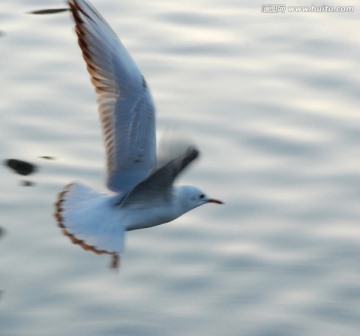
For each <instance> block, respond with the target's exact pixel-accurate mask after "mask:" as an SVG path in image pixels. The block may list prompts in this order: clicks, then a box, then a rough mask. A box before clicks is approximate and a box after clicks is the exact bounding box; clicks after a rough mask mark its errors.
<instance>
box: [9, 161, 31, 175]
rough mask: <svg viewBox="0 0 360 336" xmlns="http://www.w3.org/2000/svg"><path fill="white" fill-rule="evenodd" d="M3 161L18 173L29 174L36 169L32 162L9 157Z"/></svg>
mask: <svg viewBox="0 0 360 336" xmlns="http://www.w3.org/2000/svg"><path fill="white" fill-rule="evenodd" d="M4 162H5V165H6V166H8V167H9V168H11V169H13V170H14V171H15V172H16V173H18V174H19V175H24V176H26V175H30V174H32V173H34V172H35V171H36V170H37V167H36V166H35V165H34V164H32V163H29V162H25V161H21V160H17V159H9V160H5V161H4Z"/></svg>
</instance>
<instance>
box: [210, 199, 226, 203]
mask: <svg viewBox="0 0 360 336" xmlns="http://www.w3.org/2000/svg"><path fill="white" fill-rule="evenodd" d="M207 203H215V204H224V202H222V201H219V200H217V199H214V198H210V199H208V200H207Z"/></svg>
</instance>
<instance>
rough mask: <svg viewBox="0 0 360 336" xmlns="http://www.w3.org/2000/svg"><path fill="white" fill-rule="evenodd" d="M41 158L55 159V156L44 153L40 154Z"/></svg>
mask: <svg viewBox="0 0 360 336" xmlns="http://www.w3.org/2000/svg"><path fill="white" fill-rule="evenodd" d="M39 158H40V159H45V160H55V159H56V158H55V156H49V155H42V156H39Z"/></svg>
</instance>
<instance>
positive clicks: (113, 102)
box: [68, 0, 156, 192]
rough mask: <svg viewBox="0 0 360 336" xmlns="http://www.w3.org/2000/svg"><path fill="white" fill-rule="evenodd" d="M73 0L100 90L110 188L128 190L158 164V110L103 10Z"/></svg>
mask: <svg viewBox="0 0 360 336" xmlns="http://www.w3.org/2000/svg"><path fill="white" fill-rule="evenodd" d="M68 2H69V5H70V9H71V13H72V16H73V18H74V21H75V30H76V33H77V36H78V43H79V46H80V48H81V50H82V54H83V58H84V60H85V62H86V64H87V70H88V72H89V74H90V77H91V82H92V83H93V85H94V86H95V90H96V93H97V101H98V104H99V113H100V121H101V125H102V129H103V135H104V142H105V148H106V156H107V186H108V188H109V189H111V190H113V191H115V192H128V191H130V190H131V189H132V188H134V186H136V185H137V184H138V183H140V182H141V181H143V180H144V179H145V178H146V177H147V176H149V174H150V173H151V172H152V171H153V169H155V166H156V138H155V108H154V104H153V101H152V98H151V94H150V90H149V88H148V86H147V85H146V82H145V80H144V78H143V76H142V74H141V73H140V71H139V70H138V68H137V66H136V64H135V63H134V61H133V60H132V58H131V56H130V55H129V54H128V52H127V51H126V49H125V47H124V46H123V45H122V43H121V42H120V40H119V39H118V37H117V36H116V34H115V32H114V31H113V30H112V28H111V27H110V26H109V25H108V24H107V22H106V21H105V20H104V19H103V17H102V16H101V15H100V14H99V13H98V11H97V10H96V9H95V8H94V7H93V6H92V5H91V4H89V3H88V2H87V1H85V0H70V1H68Z"/></svg>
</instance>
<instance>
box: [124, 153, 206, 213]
mask: <svg viewBox="0 0 360 336" xmlns="http://www.w3.org/2000/svg"><path fill="white" fill-rule="evenodd" d="M199 154H200V153H199V151H198V150H197V149H196V148H194V147H189V148H187V150H186V152H185V153H183V154H182V155H180V156H178V157H177V158H176V159H174V160H172V161H170V162H168V163H167V164H165V165H164V166H162V167H160V168H159V169H157V170H156V171H155V172H154V173H152V174H151V175H150V176H149V177H148V178H147V179H146V180H145V181H143V182H141V183H139V184H138V185H137V186H136V187H135V188H134V189H133V190H132V191H131V192H130V193H129V195H128V196H127V197H126V198H125V199H124V200H123V201H122V203H121V206H126V205H128V204H134V203H148V202H152V203H153V202H154V201H155V200H156V199H158V200H159V201H160V202H162V201H165V202H166V201H168V200H169V199H170V197H171V190H172V185H173V183H174V181H175V179H176V178H177V177H178V176H179V174H180V173H181V172H182V171H183V170H184V169H185V168H186V167H187V166H188V165H189V164H190V163H191V162H192V161H194V160H195V159H196V158H197V157H198V156H199Z"/></svg>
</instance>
